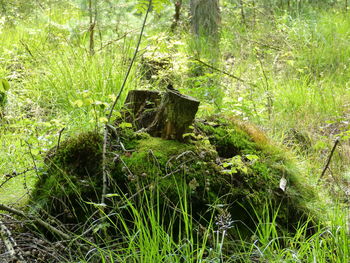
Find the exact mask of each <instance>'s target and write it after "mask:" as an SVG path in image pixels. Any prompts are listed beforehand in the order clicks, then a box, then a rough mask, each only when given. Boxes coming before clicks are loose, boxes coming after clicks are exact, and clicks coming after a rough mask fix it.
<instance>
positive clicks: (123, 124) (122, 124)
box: [119, 122, 132, 129]
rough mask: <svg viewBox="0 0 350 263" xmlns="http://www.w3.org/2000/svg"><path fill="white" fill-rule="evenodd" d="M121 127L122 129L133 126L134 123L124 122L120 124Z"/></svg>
mask: <svg viewBox="0 0 350 263" xmlns="http://www.w3.org/2000/svg"><path fill="white" fill-rule="evenodd" d="M119 127H120V128H122V129H125V128H132V124H131V123H129V122H122V123H121V124H119Z"/></svg>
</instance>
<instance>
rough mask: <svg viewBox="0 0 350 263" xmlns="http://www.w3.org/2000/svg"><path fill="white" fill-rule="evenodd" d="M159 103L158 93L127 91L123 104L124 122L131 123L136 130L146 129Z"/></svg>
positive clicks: (159, 96)
mask: <svg viewBox="0 0 350 263" xmlns="http://www.w3.org/2000/svg"><path fill="white" fill-rule="evenodd" d="M160 101H161V94H160V92H158V91H150V90H131V91H129V93H128V96H127V97H126V100H125V104H124V119H125V121H126V122H130V123H133V124H134V126H135V127H136V128H137V129H138V130H139V129H142V128H146V127H148V126H149V125H151V123H152V122H153V120H154V118H155V116H156V114H157V110H158V107H159V106H160Z"/></svg>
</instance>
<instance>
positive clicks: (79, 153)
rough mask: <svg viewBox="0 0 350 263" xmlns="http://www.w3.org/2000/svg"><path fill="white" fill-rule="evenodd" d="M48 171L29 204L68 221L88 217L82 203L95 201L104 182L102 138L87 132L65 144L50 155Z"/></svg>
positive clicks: (41, 179)
mask: <svg viewBox="0 0 350 263" xmlns="http://www.w3.org/2000/svg"><path fill="white" fill-rule="evenodd" d="M45 163H46V169H44V172H43V173H42V175H41V176H40V178H39V180H38V181H37V183H36V186H35V188H34V189H35V190H34V191H33V193H32V198H31V201H30V203H31V204H32V205H33V207H34V208H37V209H44V210H45V211H46V212H47V213H48V214H51V215H54V216H57V215H59V219H61V220H63V221H65V222H69V221H71V220H72V221H75V219H76V218H80V219H83V218H85V216H88V209H87V206H85V205H84V203H83V202H82V201H83V200H86V201H88V200H96V199H97V196H96V195H97V193H100V189H101V182H102V179H101V178H102V169H101V164H102V136H101V135H100V134H98V133H95V132H87V133H82V134H79V135H77V136H76V137H71V138H70V139H68V140H66V141H64V142H63V143H62V144H61V145H60V146H59V148H58V149H57V148H54V149H52V150H51V152H50V153H49V154H48V155H47V157H46V160H45Z"/></svg>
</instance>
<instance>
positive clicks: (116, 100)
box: [101, 0, 152, 203]
mask: <svg viewBox="0 0 350 263" xmlns="http://www.w3.org/2000/svg"><path fill="white" fill-rule="evenodd" d="M151 7H152V0H149V3H148V9H147V11H146V15H145V19H144V20H143V24H142V28H141V32H140V35H139V39H138V42H137V45H136V49H135V52H134V56H133V58H132V60H131V62H130V65H129V68H128V71H127V73H126V75H125V78H124V81H123V84H122V86H121V88H120V90H119V93H118V96H117V97H116V99H115V100H114V102H113V105H112V107H111V109H110V112H109V114H108V118H107V123H106V125H105V128H104V135H103V149H102V173H103V175H102V176H103V178H102V181H103V185H102V197H101V203H104V201H105V195H106V193H107V184H108V171H107V168H106V153H107V140H108V126H107V125H108V124H109V123H110V121H111V118H112V114H113V111H114V108H115V106H116V104H117V102H118V101H119V99H120V96H121V95H122V93H123V91H124V89H125V86H126V82H127V80H128V78H129V75H130V72H131V68H132V66H133V65H134V62H135V59H136V57H137V53H138V51H139V48H140V44H141V40H142V36H143V31H144V29H145V25H146V22H147V17H148V13H149V12H150V10H151Z"/></svg>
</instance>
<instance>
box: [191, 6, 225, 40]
mask: <svg viewBox="0 0 350 263" xmlns="http://www.w3.org/2000/svg"><path fill="white" fill-rule="evenodd" d="M190 11H191V25H192V31H193V33H194V34H195V35H197V36H201V35H202V36H212V37H214V38H216V37H218V32H219V24H220V22H221V14H220V8H219V1H218V0H191V2H190Z"/></svg>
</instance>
